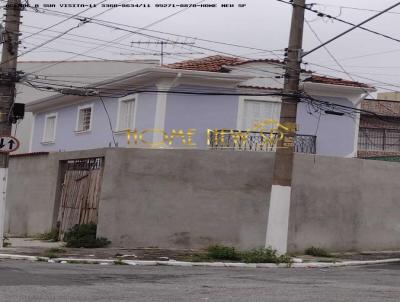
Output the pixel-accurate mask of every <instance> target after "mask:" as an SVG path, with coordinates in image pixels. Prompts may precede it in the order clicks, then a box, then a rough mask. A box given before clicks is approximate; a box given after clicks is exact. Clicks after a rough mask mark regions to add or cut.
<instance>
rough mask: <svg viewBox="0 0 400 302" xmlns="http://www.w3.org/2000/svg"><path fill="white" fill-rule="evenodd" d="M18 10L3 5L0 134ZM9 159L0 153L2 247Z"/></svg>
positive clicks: (4, 132) (15, 2) (6, 132)
mask: <svg viewBox="0 0 400 302" xmlns="http://www.w3.org/2000/svg"><path fill="white" fill-rule="evenodd" d="M21 9H22V7H21V0H8V2H7V4H6V7H5V12H6V13H5V17H6V18H5V28H4V31H3V35H2V42H3V50H2V55H1V65H0V72H1V73H0V136H10V135H11V128H12V123H11V120H10V113H11V109H12V106H13V103H14V98H15V82H16V79H17V57H18V44H19V35H20V34H19V27H20V19H21ZM8 158H9V156H8V153H0V194H1V196H0V247H3V238H4V223H5V221H4V220H5V205H6V189H7V176H8Z"/></svg>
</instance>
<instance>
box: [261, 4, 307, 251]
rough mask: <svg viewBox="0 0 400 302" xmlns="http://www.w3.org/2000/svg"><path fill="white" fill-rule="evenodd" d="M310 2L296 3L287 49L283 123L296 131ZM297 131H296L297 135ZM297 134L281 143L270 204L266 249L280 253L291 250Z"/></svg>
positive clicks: (276, 158) (282, 108)
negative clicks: (306, 21)
mask: <svg viewBox="0 0 400 302" xmlns="http://www.w3.org/2000/svg"><path fill="white" fill-rule="evenodd" d="M305 2H306V0H294V1H293V13H292V24H291V29H290V38H289V47H288V49H287V58H286V67H285V69H286V70H285V83H284V87H283V93H284V96H283V97H282V105H281V115H280V124H282V125H285V126H288V128H290V129H293V128H294V129H296V114H297V103H298V97H297V95H295V94H297V93H298V92H299V82H300V72H301V56H302V45H303V26H304V11H305V9H304V8H305V5H306V3H305ZM295 131H296V130H293V132H295ZM294 139H295V134H294V133H293V134H292V133H289V134H288V135H286V136H285V138H284V140H283V141H279V142H278V146H277V150H276V153H275V163H274V170H273V178H272V187H271V197H270V203H269V214H268V226H267V237H266V246H267V247H269V246H271V247H272V248H274V249H276V250H277V251H278V252H279V253H286V251H287V237H288V228H289V212H290V197H291V186H292V171H293V159H294Z"/></svg>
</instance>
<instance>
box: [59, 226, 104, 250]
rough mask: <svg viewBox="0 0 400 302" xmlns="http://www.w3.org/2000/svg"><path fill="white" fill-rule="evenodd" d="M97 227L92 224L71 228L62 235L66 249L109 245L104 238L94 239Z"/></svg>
mask: <svg viewBox="0 0 400 302" xmlns="http://www.w3.org/2000/svg"><path fill="white" fill-rule="evenodd" d="M96 229H97V226H96V225H95V224H94V223H88V224H81V225H75V226H73V227H72V228H71V229H70V230H69V231H68V232H67V233H65V235H64V241H65V242H66V246H67V247H75V248H80V247H85V248H100V247H105V246H107V245H109V244H110V243H111V241H109V240H108V239H106V238H103V237H100V238H97V237H96Z"/></svg>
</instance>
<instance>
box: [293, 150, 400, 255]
mask: <svg viewBox="0 0 400 302" xmlns="http://www.w3.org/2000/svg"><path fill="white" fill-rule="evenodd" d="M399 179H400V164H399V163H390V162H382V161H372V160H360V159H344V158H334V157H318V156H317V157H315V158H314V157H313V156H305V155H297V156H296V161H295V168H294V181H293V188H292V201H291V208H290V220H289V221H290V225H289V240H288V250H289V251H304V249H305V248H307V247H310V246H319V247H323V248H326V249H328V250H331V251H351V250H354V251H363V250H364V251H365V250H398V249H400V187H399Z"/></svg>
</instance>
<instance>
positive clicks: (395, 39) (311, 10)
mask: <svg viewBox="0 0 400 302" xmlns="http://www.w3.org/2000/svg"><path fill="white" fill-rule="evenodd" d="M276 1H278V2H282V3H285V4H289V5H297V6H299V7H302V8H304V9H306V10H308V11H310V12H313V13H315V14H317V15H318V16H319V17H326V18H329V19H332V20H336V21H339V22H342V23H344V24H347V25H351V26H353V27H355V26H357V25H356V24H354V23H351V22H348V21H345V20H343V19H340V18H337V17H334V16H331V15H328V14H325V13H323V12H321V11H318V10H315V9H312V8H310V7H309V6H302V5H299V4H295V3H292V2H287V1H283V0H276ZM398 5H400V3H397V4H396V5H395V6H398ZM395 6H394V7H395ZM379 12H380V14H382V11H379ZM386 12H388V11H386ZM386 12H384V13H386ZM376 16H377V15H376ZM376 16H374V18H376ZM364 22H365V21H364ZM357 28H360V29H362V30H365V31H367V32H370V33H373V34H375V35H378V36H381V37H384V38H387V39H390V40H393V41H396V42H400V39H397V38H394V37H391V36H389V35H386V34H382V33H380V32H377V31H374V30H371V29H369V28H366V27H363V26H357Z"/></svg>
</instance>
